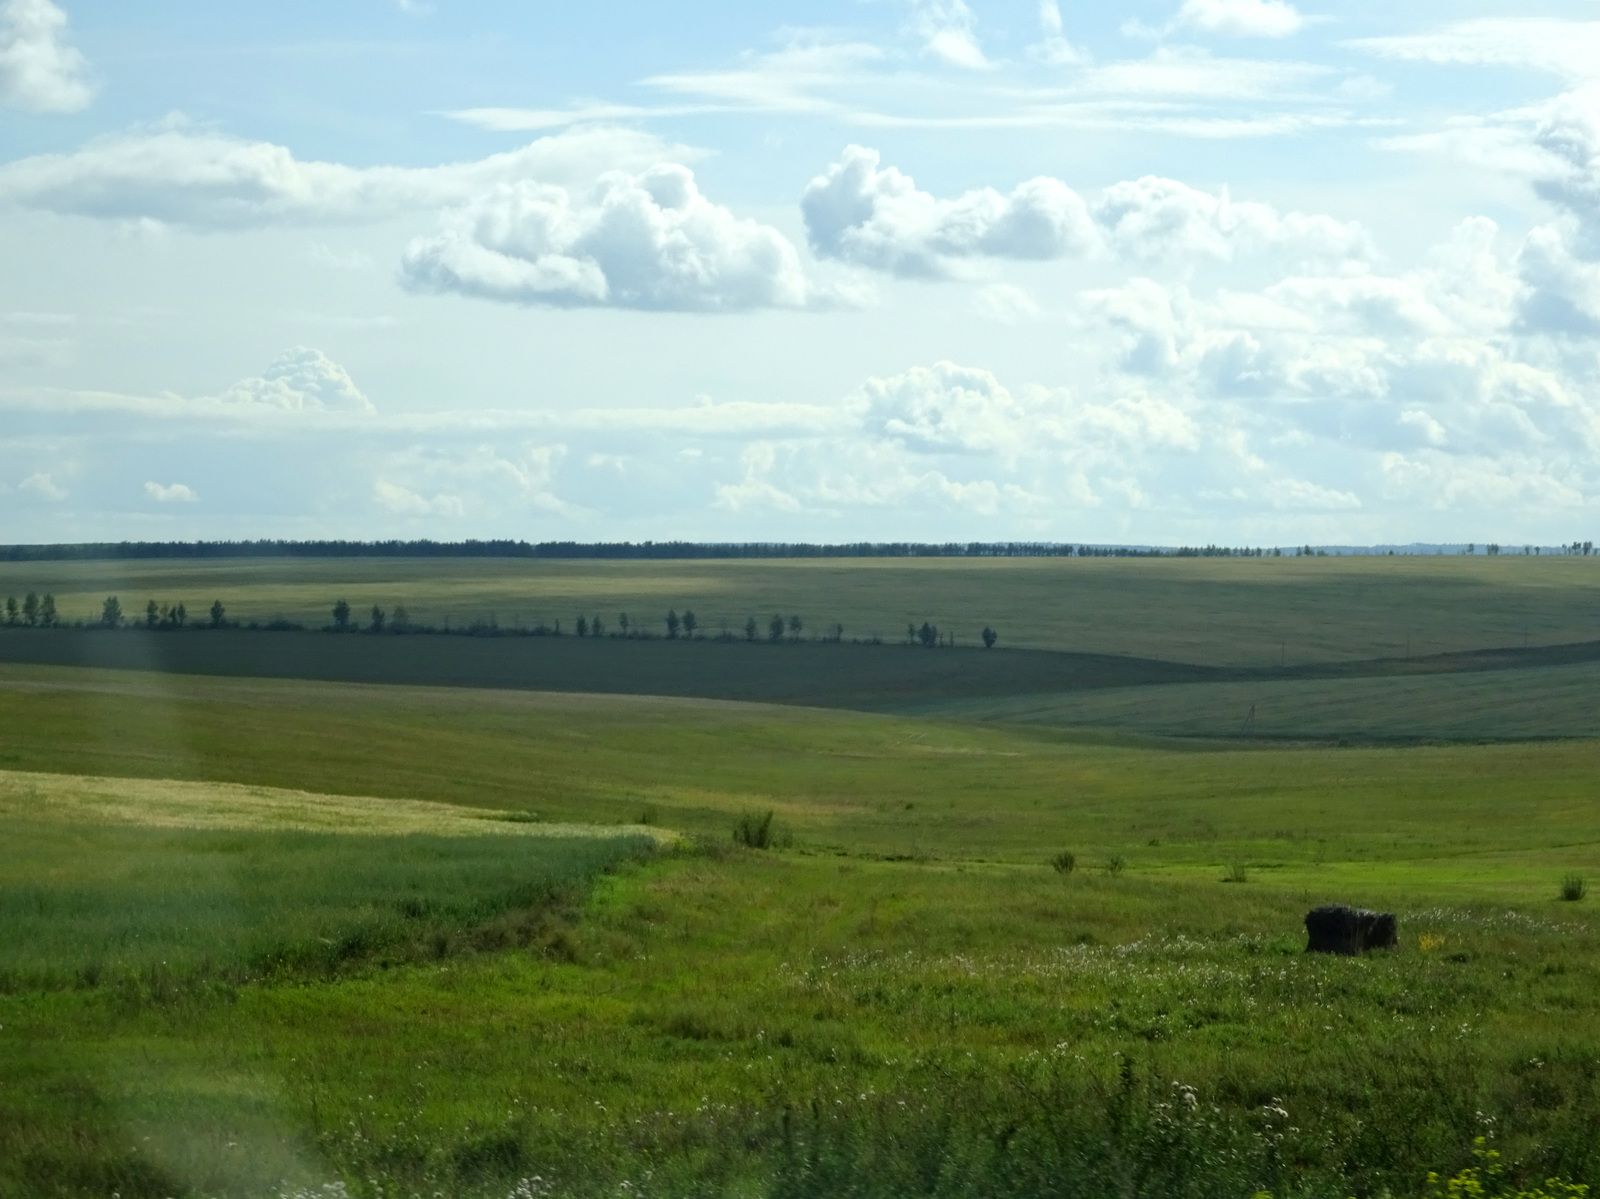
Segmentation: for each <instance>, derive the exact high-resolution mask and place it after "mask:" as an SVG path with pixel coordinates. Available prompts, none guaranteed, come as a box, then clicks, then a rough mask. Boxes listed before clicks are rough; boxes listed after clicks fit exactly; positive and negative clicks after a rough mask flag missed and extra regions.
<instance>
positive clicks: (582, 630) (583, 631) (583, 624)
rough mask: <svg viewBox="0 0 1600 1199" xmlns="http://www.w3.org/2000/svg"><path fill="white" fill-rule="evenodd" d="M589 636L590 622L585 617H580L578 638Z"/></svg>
mask: <svg viewBox="0 0 1600 1199" xmlns="http://www.w3.org/2000/svg"><path fill="white" fill-rule="evenodd" d="M588 635H589V620H588V618H587V617H585V616H580V617H578V636H580V637H587V636H588Z"/></svg>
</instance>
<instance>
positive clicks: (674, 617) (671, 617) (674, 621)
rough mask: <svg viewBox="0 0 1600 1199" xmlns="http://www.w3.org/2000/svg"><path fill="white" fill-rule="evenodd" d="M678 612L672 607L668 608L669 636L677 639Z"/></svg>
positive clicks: (671, 638)
mask: <svg viewBox="0 0 1600 1199" xmlns="http://www.w3.org/2000/svg"><path fill="white" fill-rule="evenodd" d="M679 623H680V622H679V620H678V614H677V613H676V612H674V611H673V610H672V609H671V608H668V609H667V638H668V639H669V640H673V641H676V640H677V637H678V625H679Z"/></svg>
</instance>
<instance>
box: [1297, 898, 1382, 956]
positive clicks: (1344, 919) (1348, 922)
mask: <svg viewBox="0 0 1600 1199" xmlns="http://www.w3.org/2000/svg"><path fill="white" fill-rule="evenodd" d="M1306 934H1307V935H1308V936H1309V937H1310V941H1309V942H1308V943H1307V945H1306V952H1307V953H1342V954H1345V955H1347V956H1351V957H1354V956H1355V955H1356V954H1360V953H1365V952H1366V951H1367V950H1369V949H1393V948H1395V947H1396V946H1397V945H1399V944H1400V929H1399V925H1398V923H1397V922H1396V920H1395V918H1394V913H1393V912H1369V911H1367V909H1366V908H1352V907H1349V906H1347V905H1345V904H1342V903H1329V904H1324V905H1323V906H1322V907H1320V908H1313V909H1312V910H1311V911H1310V912H1307V913H1306Z"/></svg>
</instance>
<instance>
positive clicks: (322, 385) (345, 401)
mask: <svg viewBox="0 0 1600 1199" xmlns="http://www.w3.org/2000/svg"><path fill="white" fill-rule="evenodd" d="M222 400H223V402H224V403H229V404H241V405H261V406H265V407H269V408H281V409H284V410H286V411H290V412H304V411H333V412H354V413H370V412H372V411H373V406H372V401H371V400H369V399H367V397H366V396H364V395H363V394H362V393H361V389H360V388H358V387H357V386H356V385H355V381H354V380H353V379H351V378H350V375H349V373H348V372H347V371H346V370H345V369H344V367H342V366H340V365H339V364H338V363H337V362H335V361H333V359H331V358H329V357H328V356H327V355H326V354H324V353H323V352H322V351H321V350H313V349H310V348H308V347H306V346H297V347H295V348H294V349H292V350H285V351H284V352H283V353H282V354H280V355H279V356H278V357H277V358H276V359H275V360H274V361H273V363H272V365H271V366H269V367H268V368H267V369H266V371H265V372H263V373H262V374H261V375H260V376H258V377H255V378H250V379H241V380H239V382H237V383H235V384H234V385H233V386H232V387H230V388H228V390H227V391H225V392H224V393H223V394H222Z"/></svg>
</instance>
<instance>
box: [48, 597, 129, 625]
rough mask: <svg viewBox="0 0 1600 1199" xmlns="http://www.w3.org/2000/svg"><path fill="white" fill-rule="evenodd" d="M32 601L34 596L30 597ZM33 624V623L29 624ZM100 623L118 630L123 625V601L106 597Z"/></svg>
mask: <svg viewBox="0 0 1600 1199" xmlns="http://www.w3.org/2000/svg"><path fill="white" fill-rule="evenodd" d="M28 598H29V599H32V598H33V597H32V596H29V597H28ZM28 623H29V624H32V623H33V622H32V621H29V622H28ZM100 623H101V624H103V625H104V626H105V627H106V628H108V629H114V628H117V627H118V626H120V625H121V624H122V601H121V600H119V599H117V597H116V596H114V595H108V596H106V602H105V603H104V604H102V605H100Z"/></svg>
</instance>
